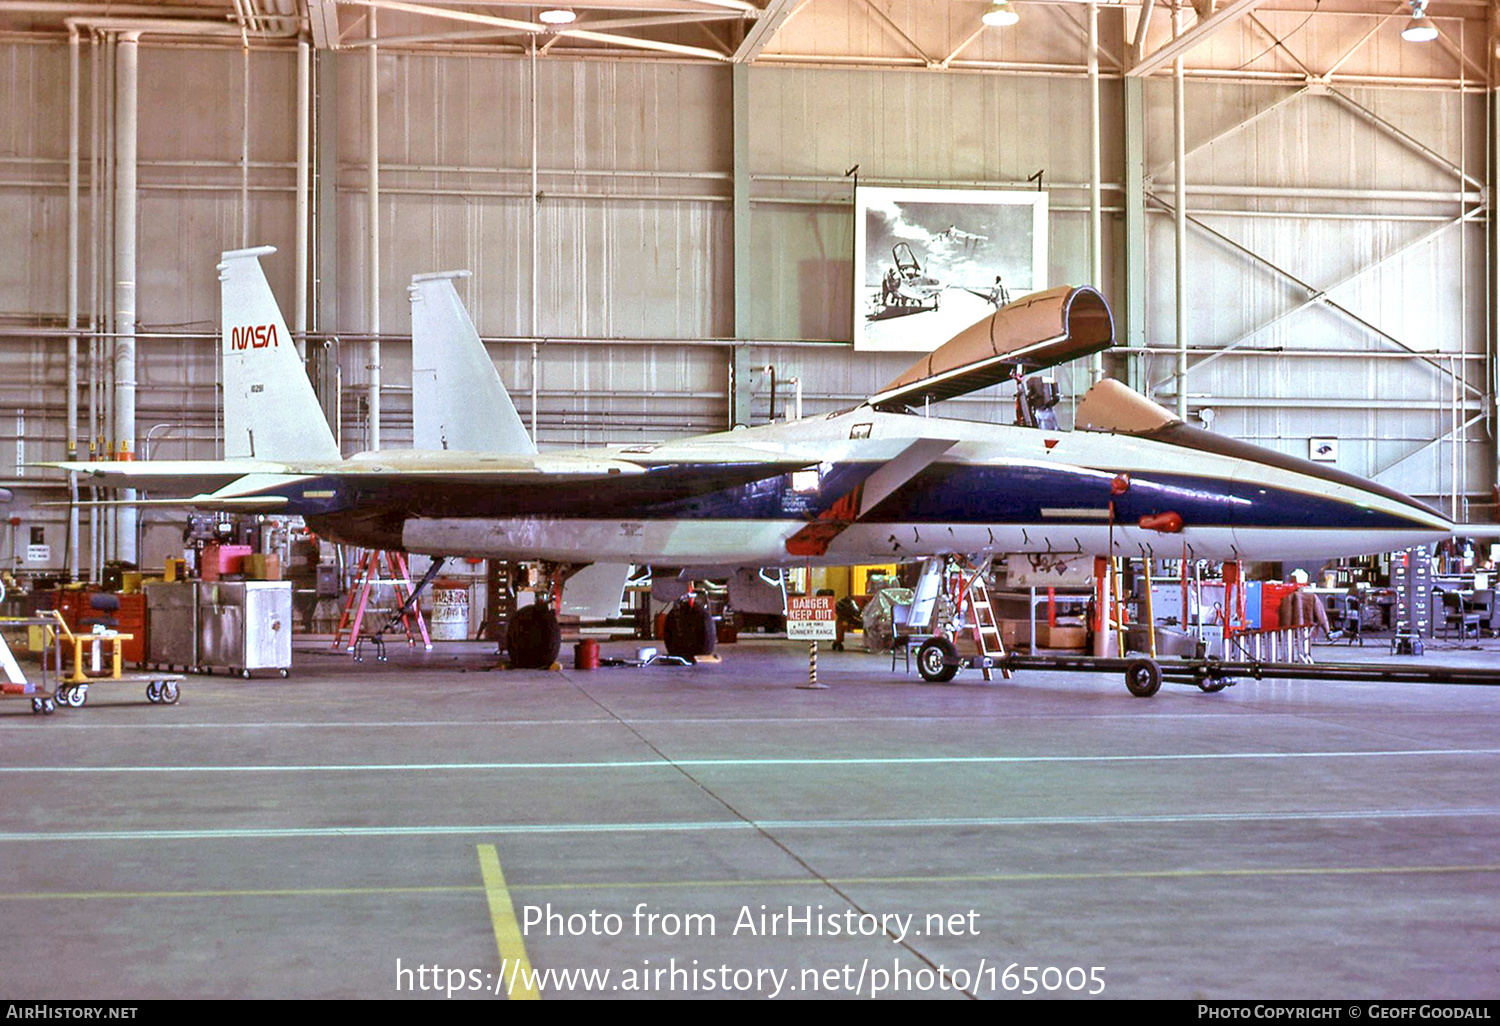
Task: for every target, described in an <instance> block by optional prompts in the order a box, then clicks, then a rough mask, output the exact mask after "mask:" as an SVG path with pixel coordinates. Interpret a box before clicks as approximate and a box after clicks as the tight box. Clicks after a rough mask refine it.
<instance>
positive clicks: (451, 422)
mask: <svg viewBox="0 0 1500 1026" xmlns="http://www.w3.org/2000/svg"><path fill="white" fill-rule="evenodd" d="M468 276H469V272H468V271H439V272H437V273H436V274H418V275H414V276H413V277H412V280H411V288H410V289H409V290H408V291H409V292H410V293H411V390H412V398H411V401H412V416H413V418H414V423H413V433H412V442H413V445H414V446H415V447H416V448H418V449H457V450H462V451H473V452H504V453H533V452H536V445H535V443H533V442H532V440H531V436H530V435H529V434H527V433H526V426H525V425H524V424H522V423H521V415H520V414H518V413H517V412H516V407H515V404H514V403H512V402H511V401H510V394H509V393H508V392H506V391H505V385H504V384H502V383H501V381H500V374H499V372H497V371H496V370H495V365H494V363H492V362H491V361H490V357H489V353H487V352H485V349H484V343H483V342H482V341H480V338H479V332H478V331H477V330H475V328H474V322H473V321H472V320H470V318H469V312H468V311H467V310H465V309H464V304H463V300H461V299H459V298H458V291H457V290H456V289H455V288H454V287H453V279H455V278H467V277H468Z"/></svg>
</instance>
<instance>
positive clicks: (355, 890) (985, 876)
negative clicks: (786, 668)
mask: <svg viewBox="0 0 1500 1026" xmlns="http://www.w3.org/2000/svg"><path fill="white" fill-rule="evenodd" d="M486 848H488V849H490V850H491V851H493V849H494V846H493V845H488V844H485V845H480V846H479V850H480V853H481V854H480V866H481V868H483V867H484V860H485V858H486V856H485V855H484V854H483V853H484V850H485V849H486ZM490 857H491V858H495V857H494V856H493V855H491V856H490ZM494 868H495V876H494V879H495V881H497V882H498V888H497V887H496V886H494V885H492V881H491V877H490V876H489V875H488V874H486V876H485V882H484V886H482V887H481V886H478V885H473V884H459V885H452V886H429V887H277V888H265V889H259V890H257V889H245V890H204V891H36V892H12V893H0V901H132V900H143V899H154V898H307V897H312V898H316V897H366V896H375V897H378V896H381V895H403V894H474V893H477V892H479V891H484V892H485V894H486V895H487V896H488V897H489V898H490V903H491V911H492V913H493V914H495V915H496V916H498V915H499V913H498V912H495V911H494V909H495V901H496V896H497V895H499V896H500V897H501V898H503V900H504V902H505V907H506V910H507V911H508V912H509V915H510V921H511V923H514V922H515V911H514V906H512V905H510V892H511V891H523V892H528V893H529V892H533V891H609V890H631V889H641V890H663V889H672V888H691V887H722V888H730V889H732V888H736V887H798V886H813V885H818V881H816V880H813V879H812V878H811V877H771V878H762V879H746V880H606V881H597V882H595V881H581V882H576V883H535V884H518V885H509V884H506V883H505V878H504V876H503V875H501V874H500V872H499V869H500V866H499V860H498V858H495V862H494ZM1456 873H1500V864H1493V865H1460V866H1302V867H1298V866H1291V867H1287V868H1283V869H1277V868H1265V869H1255V868H1242V869H1236V868H1230V867H1224V868H1218V869H1144V870H1119V871H1114V872H1102V873H980V874H966V875H952V876H944V875H934V876H847V877H830V878H829V879H830V880H831V881H832V882H833V883H836V884H839V885H841V886H880V885H885V886H920V885H923V884H988V883H1028V882H1034V883H1047V882H1064V883H1065V882H1070V881H1091V880H1097V881H1105V880H1152V879H1157V880H1173V879H1188V880H1191V879H1200V878H1201V879H1208V878H1223V877H1281V876H1434V875H1440V874H1456ZM819 886H821V885H819ZM499 924H500V920H499V919H498V918H497V919H496V940H497V942H498V941H499V940H500V936H499V931H500V925H499ZM522 954H523V956H524V949H523V950H522ZM501 957H502V958H506V957H509V956H508V955H507V954H506V953H505V951H504V950H502V952H501Z"/></svg>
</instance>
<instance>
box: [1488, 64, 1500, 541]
mask: <svg viewBox="0 0 1500 1026" xmlns="http://www.w3.org/2000/svg"><path fill="white" fill-rule="evenodd" d="M1493 38H1494V37H1493V35H1492V36H1491V39H1492V40H1493ZM1491 50H1492V51H1493V46H1492V47H1491ZM1489 99H1490V104H1489V106H1490V111H1489V113H1490V131H1489V136H1490V154H1489V158H1490V160H1489V163H1490V175H1489V178H1490V182H1489V191H1490V196H1489V203H1490V212H1491V215H1490V218H1489V220H1488V224H1487V225H1486V231H1487V233H1488V235H1489V244H1490V253H1489V259H1490V280H1489V282H1488V287H1489V290H1490V301H1489V308H1490V324H1489V331H1488V332H1487V334H1488V347H1489V353H1490V359H1489V364H1490V380H1489V381H1488V382H1486V384H1485V387H1486V388H1487V389H1488V390H1489V393H1490V410H1489V413H1490V416H1491V421H1490V423H1491V424H1500V226H1497V225H1496V224H1495V217H1494V212H1495V211H1496V210H1500V206H1497V204H1500V184H1497V179H1500V89H1492V90H1490V98H1489ZM1494 457H1495V460H1494V462H1493V463H1492V464H1491V466H1490V469H1491V470H1492V471H1493V473H1492V475H1491V477H1490V484H1491V485H1492V486H1493V491H1492V496H1493V500H1494V501H1495V502H1500V440H1497V441H1496V442H1495V453H1494ZM1495 518H1496V519H1497V520H1500V510H1496V514H1495Z"/></svg>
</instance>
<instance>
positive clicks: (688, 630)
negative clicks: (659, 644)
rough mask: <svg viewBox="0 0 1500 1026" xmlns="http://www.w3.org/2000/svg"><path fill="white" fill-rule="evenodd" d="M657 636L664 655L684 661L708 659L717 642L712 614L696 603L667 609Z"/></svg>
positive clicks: (705, 606) (681, 604) (677, 605)
mask: <svg viewBox="0 0 1500 1026" xmlns="http://www.w3.org/2000/svg"><path fill="white" fill-rule="evenodd" d="M661 633H662V641H663V642H665V644H666V646H667V655H674V656H681V657H683V658H684V659H692V658H695V657H697V656H706V655H712V654H713V651H714V644H715V643H716V642H717V641H718V640H719V637H718V632H717V631H716V629H715V628H714V614H713V613H712V612H711V611H710V610H709V608H708V606H707V605H704V604H700V603H697V602H694V603H688V602H679V603H677V604H676V605H674V606H673V607H672V608H671V609H669V610H668V611H667V619H666V622H665V623H664V624H662V632H661Z"/></svg>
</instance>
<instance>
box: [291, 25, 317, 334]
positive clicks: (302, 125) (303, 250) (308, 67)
mask: <svg viewBox="0 0 1500 1026" xmlns="http://www.w3.org/2000/svg"><path fill="white" fill-rule="evenodd" d="M311 123H312V48H311V47H309V46H308V45H307V42H306V40H302V39H299V40H297V214H296V217H297V241H296V243H295V247H294V248H295V249H296V251H297V252H296V258H297V268H296V290H297V296H296V300H295V303H294V308H293V314H292V337H293V338H295V339H296V342H297V354H298V355H299V356H301V357H302V358H303V359H304V360H305V359H306V358H307V341H306V337H305V336H306V335H307V296H308V280H307V267H308V259H307V258H308V250H307V247H308V181H309V177H310V176H309V168H310V160H309V157H310V153H311V147H312V143H311V137H312V134H311V131H310V126H311Z"/></svg>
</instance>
